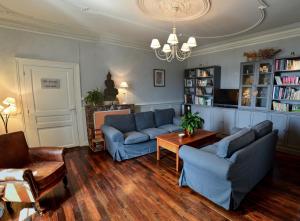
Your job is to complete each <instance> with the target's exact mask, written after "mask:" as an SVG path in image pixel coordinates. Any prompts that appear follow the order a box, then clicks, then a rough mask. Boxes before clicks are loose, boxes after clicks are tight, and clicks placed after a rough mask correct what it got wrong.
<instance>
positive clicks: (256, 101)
mask: <svg viewBox="0 0 300 221" xmlns="http://www.w3.org/2000/svg"><path fill="white" fill-rule="evenodd" d="M272 84H273V60H264V61H259V62H243V63H241V76H240V93H239V94H240V95H239V107H241V108H246V109H256V110H268V109H270V107H271V95H272Z"/></svg>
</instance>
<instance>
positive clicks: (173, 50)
mask: <svg viewBox="0 0 300 221" xmlns="http://www.w3.org/2000/svg"><path fill="white" fill-rule="evenodd" d="M196 46H197V42H196V39H195V37H189V39H188V41H187V42H185V43H183V44H182V46H181V48H180V47H179V41H178V37H177V35H176V27H175V25H174V27H173V32H172V33H171V34H170V35H169V37H168V41H167V43H166V44H164V46H163V48H162V49H160V48H161V45H160V43H159V40H158V39H157V38H154V39H152V42H151V46H150V47H151V48H152V49H153V50H154V51H155V55H156V57H157V58H158V59H160V60H163V61H167V62H171V61H172V60H173V59H174V58H176V59H177V60H178V61H184V60H185V59H187V58H189V57H190V56H191V54H192V51H191V49H192V48H194V47H196Z"/></svg>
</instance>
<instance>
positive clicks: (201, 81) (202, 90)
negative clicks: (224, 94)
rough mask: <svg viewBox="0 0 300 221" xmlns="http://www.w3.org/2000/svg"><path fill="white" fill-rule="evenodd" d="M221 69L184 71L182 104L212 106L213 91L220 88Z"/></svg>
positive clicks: (205, 68)
mask: <svg viewBox="0 0 300 221" xmlns="http://www.w3.org/2000/svg"><path fill="white" fill-rule="evenodd" d="M220 84H221V67H220V66H209V67H199V68H192V69H186V70H185V72H184V103H185V104H197V105H201V106H213V103H214V89H216V88H220Z"/></svg>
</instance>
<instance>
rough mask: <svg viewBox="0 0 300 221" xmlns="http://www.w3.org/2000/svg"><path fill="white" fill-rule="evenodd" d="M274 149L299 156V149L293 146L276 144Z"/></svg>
mask: <svg viewBox="0 0 300 221" xmlns="http://www.w3.org/2000/svg"><path fill="white" fill-rule="evenodd" d="M276 150H277V151H279V152H283V153H288V154H292V155H299V156H300V150H299V149H295V148H293V147H288V146H282V145H278V146H277V149H276Z"/></svg>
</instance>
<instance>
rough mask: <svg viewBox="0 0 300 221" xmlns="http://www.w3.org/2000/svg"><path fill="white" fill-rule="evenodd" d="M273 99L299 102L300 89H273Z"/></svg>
mask: <svg viewBox="0 0 300 221" xmlns="http://www.w3.org/2000/svg"><path fill="white" fill-rule="evenodd" d="M273 99H276V100H299V101H300V89H299V90H297V88H292V87H288V88H283V87H274V88H273Z"/></svg>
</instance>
